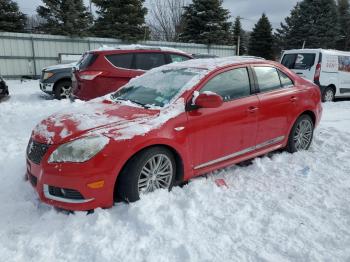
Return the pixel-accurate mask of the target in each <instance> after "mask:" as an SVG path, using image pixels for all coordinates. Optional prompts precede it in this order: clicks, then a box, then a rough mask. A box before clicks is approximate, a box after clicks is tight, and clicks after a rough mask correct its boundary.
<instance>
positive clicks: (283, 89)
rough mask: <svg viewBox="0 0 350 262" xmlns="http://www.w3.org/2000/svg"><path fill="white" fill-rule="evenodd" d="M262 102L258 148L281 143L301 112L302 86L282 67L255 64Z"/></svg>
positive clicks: (254, 69) (259, 96) (254, 68)
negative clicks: (281, 68)
mask: <svg viewBox="0 0 350 262" xmlns="http://www.w3.org/2000/svg"><path fill="white" fill-rule="evenodd" d="M252 68H253V72H254V74H255V77H256V83H257V85H258V90H259V93H258V95H257V96H258V98H259V101H260V108H259V117H258V132H257V139H256V144H257V148H262V147H266V146H271V145H273V144H277V143H281V142H282V141H283V140H284V139H285V138H286V137H287V136H288V134H287V133H288V130H289V127H290V123H291V121H293V118H294V117H295V115H296V114H297V110H298V103H299V100H300V95H301V93H300V89H298V88H296V87H295V86H294V83H293V81H292V80H291V79H290V78H289V77H288V76H287V75H286V74H285V73H283V72H282V71H281V70H279V69H277V68H275V67H272V66H260V65H259V66H254V67H252Z"/></svg>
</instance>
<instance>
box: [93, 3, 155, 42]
mask: <svg viewBox="0 0 350 262" xmlns="http://www.w3.org/2000/svg"><path fill="white" fill-rule="evenodd" d="M93 3H94V4H95V5H96V7H97V9H98V11H97V14H98V15H99V17H98V18H97V20H96V21H95V26H94V28H93V32H94V34H95V35H96V36H100V37H113V38H119V39H122V40H124V41H127V42H135V41H138V40H141V39H144V38H145V35H147V34H149V30H148V28H147V27H146V26H145V15H146V14H147V8H145V7H143V3H144V0H93Z"/></svg>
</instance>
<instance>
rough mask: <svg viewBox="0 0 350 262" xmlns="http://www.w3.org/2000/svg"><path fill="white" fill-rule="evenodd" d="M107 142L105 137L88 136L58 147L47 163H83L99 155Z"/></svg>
mask: <svg viewBox="0 0 350 262" xmlns="http://www.w3.org/2000/svg"><path fill="white" fill-rule="evenodd" d="M108 142H109V139H108V138H107V137H105V136H89V137H84V138H80V139H77V140H74V141H72V142H68V143H66V144H63V145H61V146H59V147H58V148H57V149H56V150H55V151H53V152H52V154H51V155H50V157H49V163H60V162H77V163H81V162H85V161H87V160H89V159H91V158H92V157H94V156H95V155H96V154H97V153H99V152H100V151H101V150H102V149H103V148H104V147H105V146H106V145H107V144H108Z"/></svg>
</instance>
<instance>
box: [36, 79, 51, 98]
mask: <svg viewBox="0 0 350 262" xmlns="http://www.w3.org/2000/svg"><path fill="white" fill-rule="evenodd" d="M39 86H40V90H41V91H43V92H45V93H47V94H50V95H51V94H53V86H54V83H43V82H41V81H40V83H39Z"/></svg>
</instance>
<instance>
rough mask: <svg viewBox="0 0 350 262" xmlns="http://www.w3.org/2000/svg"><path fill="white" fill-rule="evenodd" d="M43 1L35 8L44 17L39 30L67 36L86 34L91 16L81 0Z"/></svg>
mask: <svg viewBox="0 0 350 262" xmlns="http://www.w3.org/2000/svg"><path fill="white" fill-rule="evenodd" d="M43 3H44V5H42V6H39V7H38V8H37V13H38V15H39V16H41V17H42V18H43V19H45V22H44V23H42V24H41V25H40V31H42V32H45V33H48V34H58V35H69V36H86V35H88V30H89V28H90V26H91V22H92V16H91V14H90V13H89V12H88V9H87V8H86V7H85V6H84V3H83V0H43Z"/></svg>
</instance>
